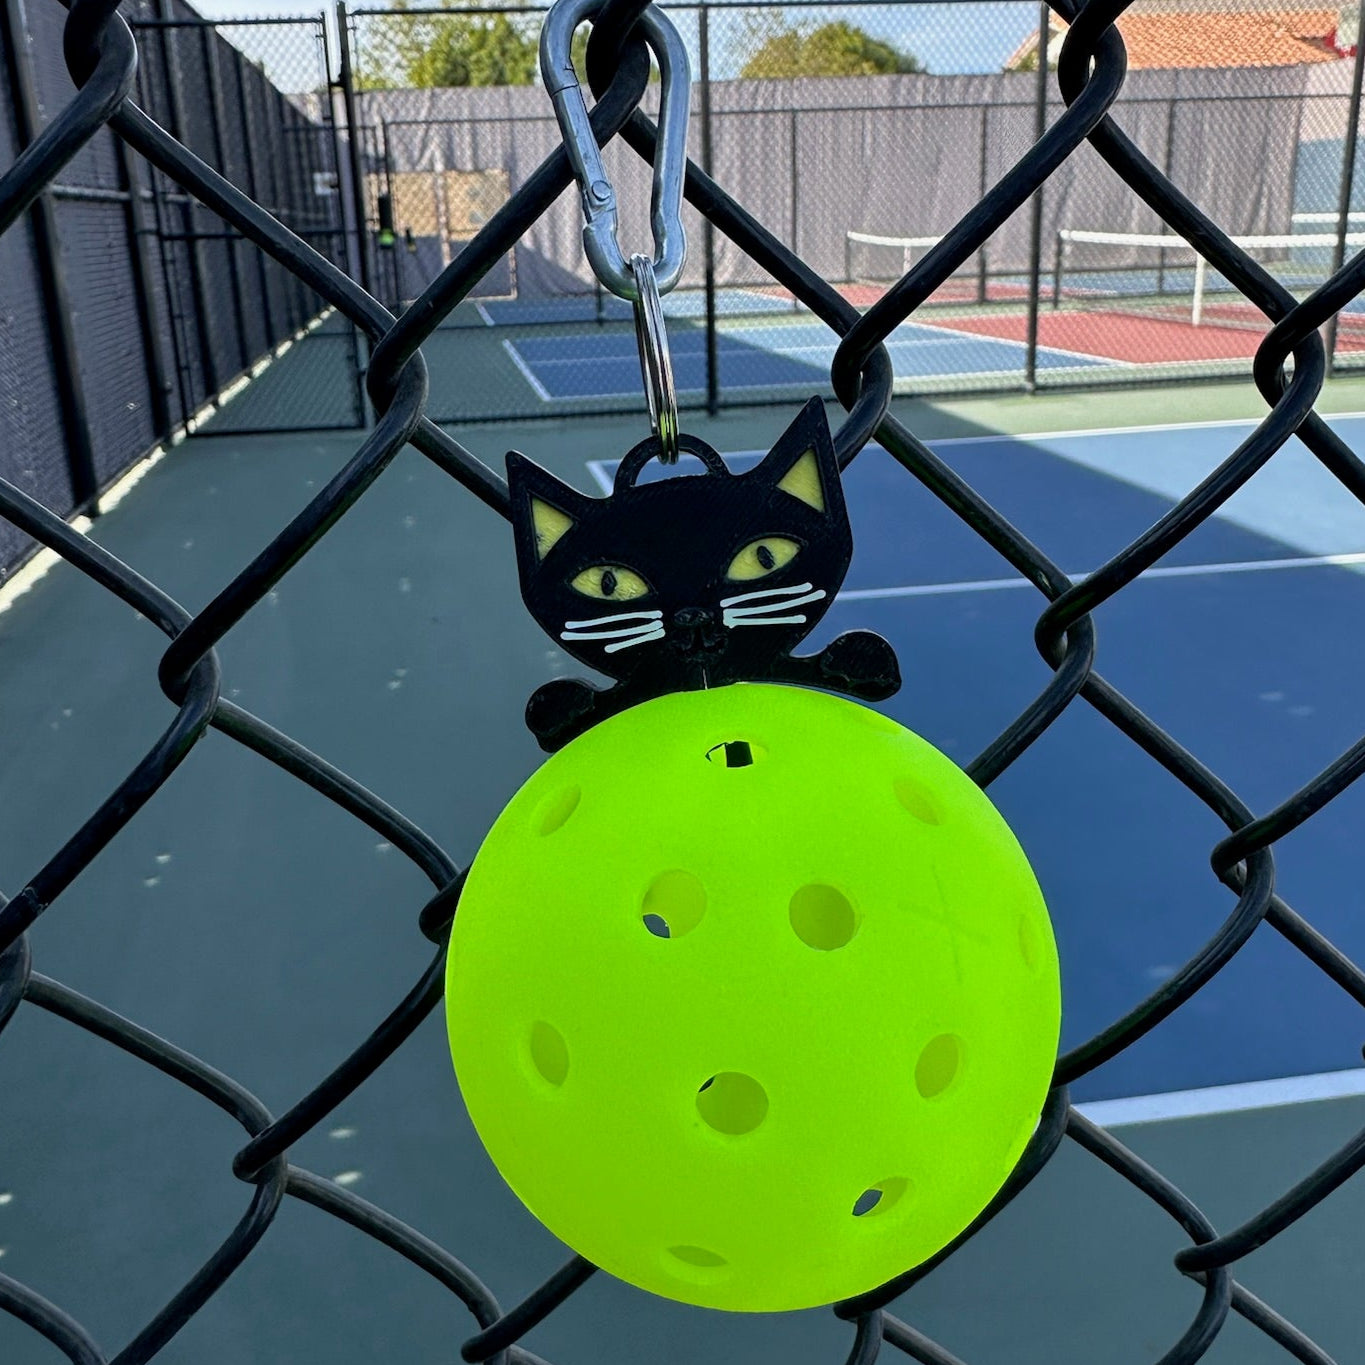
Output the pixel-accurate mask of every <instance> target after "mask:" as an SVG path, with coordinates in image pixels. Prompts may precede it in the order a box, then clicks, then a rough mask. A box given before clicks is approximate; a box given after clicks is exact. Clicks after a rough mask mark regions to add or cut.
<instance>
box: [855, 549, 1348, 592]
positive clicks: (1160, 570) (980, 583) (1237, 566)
mask: <svg viewBox="0 0 1365 1365" xmlns="http://www.w3.org/2000/svg"><path fill="white" fill-rule="evenodd" d="M1356 564H1365V551H1362V552H1357V553H1354V554H1344V555H1306V556H1303V557H1299V558H1295V559H1242V560H1233V561H1231V562H1229V563H1225V564H1163V565H1159V566H1158V567H1157V568H1154V569H1148V570H1146V571H1145V572H1144V573H1140V574H1139V575H1138V581H1141V580H1142V579H1144V578H1200V577H1209V576H1213V575H1217V574H1234V573H1263V572H1266V571H1269V570H1271V569H1319V568H1329V567H1333V566H1335V567H1338V568H1341V567H1350V566H1352V565H1356ZM1067 577H1068V578H1070V579H1071V581H1072V582H1073V583H1082V582H1084V581H1085V580H1086V579H1087V578H1088V577H1089V574H1084V573H1073V574H1068V575H1067ZM1033 586H1034V585H1033V584H1032V583H1031V582H1029V580H1028V579H1027V578H974V579H967V580H965V581H963V582H960V583H907V584H905V585H904V586H901V587H894V588H848V589H845V590H844V591H843V592H841V593H840V594H839V596H838V597H837V598H836V599H835V600H836V601H839V602H870V601H875V600H876V599H878V598H883V597H946V596H950V595H951V594H954V593H964V592H1000V591H1003V590H1006V589H1010V588H1031V587H1033Z"/></svg>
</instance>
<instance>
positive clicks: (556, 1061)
mask: <svg viewBox="0 0 1365 1365" xmlns="http://www.w3.org/2000/svg"><path fill="white" fill-rule="evenodd" d="M531 1063H532V1065H533V1066H534V1067H535V1069H536V1070H537V1071H538V1072H540V1074H541V1075H542V1076H543V1077H544V1078H545V1079H546V1080H547V1081H549V1083H550V1084H551V1085H563V1084H564V1078H565V1077H566V1076H567V1075H568V1074H569V1045H568V1044H567V1043H566V1042H565V1041H564V1036H563V1035H562V1034H561V1033H560V1031H559V1030H558V1029H557V1028H555V1027H554V1025H552V1024H547V1023H546V1022H545V1021H544V1020H543V1019H537V1020H536V1022H535V1023H534V1024H532V1025H531Z"/></svg>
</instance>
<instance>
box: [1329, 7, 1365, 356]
mask: <svg viewBox="0 0 1365 1365" xmlns="http://www.w3.org/2000/svg"><path fill="white" fill-rule="evenodd" d="M1362 17H1365V16H1362ZM1362 30H1365V24H1363V23H1362V22H1361V19H1360V18H1357V20H1356V44H1355V46H1356V52H1355V61H1354V63H1353V65H1352V68H1351V103H1350V112H1349V113H1348V114H1347V116H1346V138H1345V145H1344V146H1343V147H1342V151H1341V190H1340V193H1339V194H1338V196H1337V240H1336V243H1335V245H1334V246H1333V247H1332V274H1334V275H1335V274H1336V273H1337V271H1338V270H1340V269H1341V267H1342V265H1343V264H1345V261H1346V236H1347V233H1348V232H1349V231H1350V227H1351V197H1352V193H1353V191H1354V189H1355V171H1356V143H1357V142H1358V141H1359V136H1360V90H1361V75H1362V71H1365V42H1362V41H1361V39H1362V38H1365V32H1363V31H1362ZM1336 355H1337V315H1336V314H1335V313H1333V314H1332V317H1331V318H1330V319H1329V321H1328V323H1327V374H1328V376H1329V377H1330V376H1331V373H1332V369H1333V367H1334V365H1335V364H1336Z"/></svg>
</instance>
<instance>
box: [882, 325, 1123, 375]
mask: <svg viewBox="0 0 1365 1365" xmlns="http://www.w3.org/2000/svg"><path fill="white" fill-rule="evenodd" d="M900 325H901V326H902V327H919V328H922V329H923V330H924V331H926V332H938V333H940V334H941V335H943V336H947V337H952V338H953V339H954V340H955V341H995V342H998V343H999V344H1000V345H1002V346H1015V347H1017V348H1018V349H1019V350H1021V351H1024V352H1027V351H1028V343H1027V342H1023V341H1015V340H1014V338H1013V337H996V336H991V334H990V333H989V332H964V331H961V330H960V329H959V328H956V327H945V326H943V325H942V324H940V323H933V322H919V321H913V320H911V319H908V318H907V319H906V321H905V322H903V323H901V324H900ZM882 344H883V345H886V346H896V345H901V346H904V345H907V344H908V345H914V346H925V345H928V344H929V343H928V342H923V341H916V342H909V343H907V342H903V341H902V342H897V340H896V333H895V332H892V333H891V335H890V336H889V337H887V338H885V340H884V341H883V343H882ZM1038 351H1039V353H1040V354H1041V353H1042V352H1043V351H1050V352H1051V353H1052V354H1053V355H1064V356H1069V357H1070V358H1071V359H1072V360H1085V361H1089V362H1090V363H1091V364H1092V365H1099V366H1105V365H1123V364H1126V363H1128V362H1126V361H1122V360H1115V359H1114V357H1113V356H1108V355H1090V354H1089V353H1088V352H1085V351H1068V350H1066V349H1064V348H1063V347H1061V346H1045V345H1043V343H1042V342H1041V341H1040V342H1039V343H1038ZM932 377H934V378H936V377H937V376H932ZM972 377H973V378H975V377H976V376H975V375H973V376H972Z"/></svg>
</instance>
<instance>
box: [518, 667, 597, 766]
mask: <svg viewBox="0 0 1365 1365" xmlns="http://www.w3.org/2000/svg"><path fill="white" fill-rule="evenodd" d="M598 695H599V693H598V690H597V688H595V687H592V686H590V685H589V684H588V683H585V682H580V681H579V680H578V679H577V678H556V679H555V680H554V681H553V682H547V683H545V684H544V685H543V686H541V687H538V688H536V690H535V691H534V692H532V693H531V699H530V700H529V701H528V702H527V703H526V725H527V728H528V729H529V730H530V731H531V733H532V734H533V735H534V736H535V737H536V742H537V743H538V744H539V745H540V747H541V748H542V749H544V750H545V752H546V753H547V754H552V753H554V751H555V750H556V749H562V748H563V747H564V745H566V744H567V743H568V742H569V741H570V740H571V739H575V738H577V736H579V735H580V734H582V733H583V731H584V730H586V729H587V728H588V725H589V723H590V720H591V717H592V712H593V708H594V706H595V705H596V702H597V698H598Z"/></svg>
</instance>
